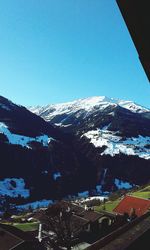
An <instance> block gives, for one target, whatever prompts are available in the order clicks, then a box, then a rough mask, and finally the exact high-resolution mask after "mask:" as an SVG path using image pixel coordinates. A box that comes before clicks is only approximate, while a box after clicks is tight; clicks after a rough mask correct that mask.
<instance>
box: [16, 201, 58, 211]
mask: <svg viewBox="0 0 150 250" xmlns="http://www.w3.org/2000/svg"><path fill="white" fill-rule="evenodd" d="M52 204H53V201H52V200H40V201H34V202H30V203H27V204H23V205H18V206H16V208H17V209H19V210H28V209H30V208H32V209H37V208H47V207H48V206H49V205H52Z"/></svg>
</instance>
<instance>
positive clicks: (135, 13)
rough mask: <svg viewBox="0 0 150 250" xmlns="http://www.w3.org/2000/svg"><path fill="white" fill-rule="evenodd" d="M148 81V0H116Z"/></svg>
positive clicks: (149, 60) (149, 22)
mask: <svg viewBox="0 0 150 250" xmlns="http://www.w3.org/2000/svg"><path fill="white" fill-rule="evenodd" d="M116 1H117V3H118V6H119V8H120V11H121V13H122V16H123V18H124V20H125V22H126V25H127V27H128V30H129V32H130V35H131V37H132V40H133V42H134V45H135V47H136V49H137V52H138V54H139V58H140V61H141V63H142V65H143V68H144V70H145V72H146V74H147V77H148V79H149V81H150V49H149V45H150V29H149V24H150V15H149V1H148V0H136V1H135V0H116Z"/></svg>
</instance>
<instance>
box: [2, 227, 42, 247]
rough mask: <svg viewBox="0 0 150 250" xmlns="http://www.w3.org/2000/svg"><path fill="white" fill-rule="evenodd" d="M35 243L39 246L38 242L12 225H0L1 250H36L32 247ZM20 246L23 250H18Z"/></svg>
mask: <svg viewBox="0 0 150 250" xmlns="http://www.w3.org/2000/svg"><path fill="white" fill-rule="evenodd" d="M34 241H35V242H36V244H37V240H36V239H35V238H34V237H32V236H31V235H30V234H28V233H27V232H23V231H22V230H19V229H17V228H15V227H13V226H10V225H5V224H0V249H2V250H10V249H34V248H33V247H32V243H33V242H34ZM26 243H27V244H26ZM25 245H26V248H25ZM19 246H20V247H21V248H18V247H19ZM36 246H37V245H36ZM29 247H30V248H29ZM37 249H38V246H37Z"/></svg>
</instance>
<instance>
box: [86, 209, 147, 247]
mask: <svg viewBox="0 0 150 250" xmlns="http://www.w3.org/2000/svg"><path fill="white" fill-rule="evenodd" d="M149 222H150V213H149V212H148V213H146V214H144V215H142V216H140V217H137V218H136V219H135V220H133V221H131V222H128V223H126V224H124V225H122V226H121V227H119V228H118V229H116V230H115V231H113V232H111V233H110V234H109V235H106V236H104V237H103V238H101V239H99V240H98V241H96V242H94V243H93V244H91V245H90V246H88V247H87V248H86V250H99V249H100V250H138V249H139V250H141V249H144V250H149V249H150V247H149V246H150V237H149V235H150V223H149Z"/></svg>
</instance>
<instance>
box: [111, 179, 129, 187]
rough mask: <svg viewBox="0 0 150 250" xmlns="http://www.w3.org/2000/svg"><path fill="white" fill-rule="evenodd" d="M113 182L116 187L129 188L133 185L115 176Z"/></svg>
mask: <svg viewBox="0 0 150 250" xmlns="http://www.w3.org/2000/svg"><path fill="white" fill-rule="evenodd" d="M114 183H115V185H116V186H117V188H118V189H122V188H125V189H130V188H132V187H133V185H131V184H130V183H129V182H125V181H122V180H119V179H117V178H116V179H115V181H114Z"/></svg>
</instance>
